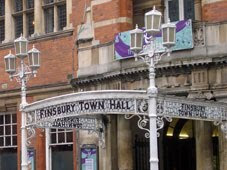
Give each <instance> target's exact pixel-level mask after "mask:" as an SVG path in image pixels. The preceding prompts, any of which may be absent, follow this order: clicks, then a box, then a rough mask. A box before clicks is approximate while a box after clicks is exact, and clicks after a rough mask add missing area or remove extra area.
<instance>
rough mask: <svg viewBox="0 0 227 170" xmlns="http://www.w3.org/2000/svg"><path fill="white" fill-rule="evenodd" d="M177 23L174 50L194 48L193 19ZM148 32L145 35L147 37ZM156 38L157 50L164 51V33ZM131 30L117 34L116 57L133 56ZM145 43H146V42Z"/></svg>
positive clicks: (115, 43)
mask: <svg viewBox="0 0 227 170" xmlns="http://www.w3.org/2000/svg"><path fill="white" fill-rule="evenodd" d="M174 23H175V24H176V44H175V46H174V47H173V48H172V50H173V51H176V50H185V49H192V48H193V36H192V21H191V20H182V21H177V22H174ZM146 36H147V35H146V33H145V34H144V37H146ZM155 37H156V39H155V46H156V50H157V51H159V52H163V51H164V50H165V48H164V47H163V46H162V33H161V31H160V33H158V34H157V35H156V36H155ZM130 41H131V38H130V31H126V32H121V33H118V34H117V35H116V36H115V42H114V48H115V51H114V52H115V59H116V60H119V59H125V58H130V57H133V53H132V52H131V51H130ZM144 45H146V43H145V42H144Z"/></svg>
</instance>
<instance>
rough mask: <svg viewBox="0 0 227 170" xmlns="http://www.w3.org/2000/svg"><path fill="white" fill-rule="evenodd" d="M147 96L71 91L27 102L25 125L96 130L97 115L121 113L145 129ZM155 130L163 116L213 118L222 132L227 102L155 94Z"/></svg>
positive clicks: (142, 93)
mask: <svg viewBox="0 0 227 170" xmlns="http://www.w3.org/2000/svg"><path fill="white" fill-rule="evenodd" d="M147 101H148V98H147V93H146V91H137V90H104V91H89V92H80V93H72V94H67V95H63V96H58V97H53V98H49V99H45V100H42V101H38V102H34V103H32V104H28V105H27V106H26V107H25V108H24V110H23V111H25V112H26V114H27V126H28V127H31V126H32V127H52V128H77V129H82V130H92V131H97V130H98V131H99V130H100V127H101V129H104V127H103V123H102V120H101V119H99V116H98V115H108V114H124V115H125V118H126V119H130V118H132V117H134V116H138V117H139V118H140V119H139V122H138V126H139V128H141V129H144V130H147V131H148V134H147V135H146V136H147V137H149V130H148V129H146V128H145V125H146V124H147V122H148V119H147V116H148V113H147V111H148V102H147ZM157 116H158V118H157V125H158V129H160V128H162V127H163V125H164V121H163V118H165V119H167V120H168V121H171V119H172V118H183V119H194V120H204V121H213V122H214V123H215V124H216V125H219V124H221V127H222V129H223V131H224V132H225V133H227V130H226V124H227V123H226V122H227V105H226V104H225V103H219V102H214V101H201V100H196V99H188V98H183V97H176V96H158V98H157Z"/></svg>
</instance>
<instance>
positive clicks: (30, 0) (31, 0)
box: [27, 0, 34, 9]
mask: <svg viewBox="0 0 227 170" xmlns="http://www.w3.org/2000/svg"><path fill="white" fill-rule="evenodd" d="M30 8H34V0H27V9H30Z"/></svg>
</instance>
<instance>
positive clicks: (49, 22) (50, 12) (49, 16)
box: [44, 8, 54, 33]
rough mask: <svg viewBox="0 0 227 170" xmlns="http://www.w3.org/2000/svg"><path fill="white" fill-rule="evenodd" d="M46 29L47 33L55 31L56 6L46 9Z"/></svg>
mask: <svg viewBox="0 0 227 170" xmlns="http://www.w3.org/2000/svg"><path fill="white" fill-rule="evenodd" d="M44 13H45V31H46V33H49V32H53V31H54V8H47V9H45V12H44Z"/></svg>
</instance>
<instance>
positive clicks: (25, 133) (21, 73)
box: [5, 35, 39, 170]
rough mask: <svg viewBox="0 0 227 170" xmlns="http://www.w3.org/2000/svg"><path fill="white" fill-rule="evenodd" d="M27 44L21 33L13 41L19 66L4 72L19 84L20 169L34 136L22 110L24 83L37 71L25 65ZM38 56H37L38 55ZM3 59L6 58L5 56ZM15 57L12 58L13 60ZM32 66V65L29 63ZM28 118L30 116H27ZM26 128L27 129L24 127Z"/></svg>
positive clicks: (22, 169) (25, 160)
mask: <svg viewBox="0 0 227 170" xmlns="http://www.w3.org/2000/svg"><path fill="white" fill-rule="evenodd" d="M27 45H28V41H27V39H26V38H24V37H23V36H22V35H21V37H19V38H18V39H16V40H15V41H14V46H15V52H16V56H17V58H19V59H20V66H19V67H18V68H17V69H16V68H15V67H16V65H13V66H14V68H13V70H16V72H14V71H9V70H8V69H6V72H8V73H9V74H10V75H9V77H10V79H11V80H12V79H13V78H15V79H16V81H17V82H19V83H20V84H21V104H20V111H21V170H28V153H27V145H28V144H29V141H30V139H31V138H32V137H33V136H34V134H35V130H34V126H32V125H31V126H29V127H26V125H27V122H26V120H27V118H26V117H27V116H26V113H25V112H24V108H25V106H26V105H27V101H26V83H27V81H28V80H29V78H30V76H34V77H35V76H36V73H37V71H36V70H31V69H30V68H29V66H27V65H26V64H25V62H24V59H25V58H26V57H27V56H28V51H27ZM38 57H39V56H38ZM5 59H7V58H6V57H5ZM15 60H16V58H14V62H15ZM5 61H6V62H5V64H6V68H10V67H9V65H8V64H9V63H8V62H7V60H5ZM30 67H32V65H30ZM29 119H30V118H29ZM26 128H27V129H26Z"/></svg>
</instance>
